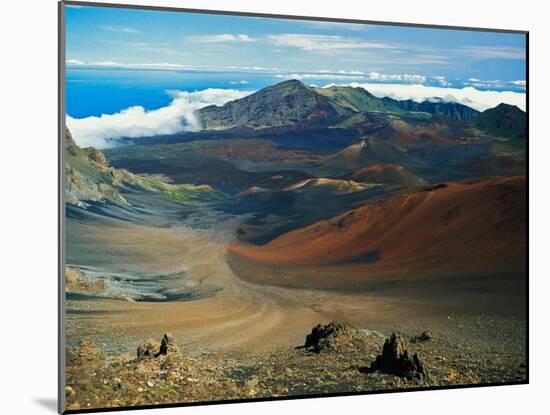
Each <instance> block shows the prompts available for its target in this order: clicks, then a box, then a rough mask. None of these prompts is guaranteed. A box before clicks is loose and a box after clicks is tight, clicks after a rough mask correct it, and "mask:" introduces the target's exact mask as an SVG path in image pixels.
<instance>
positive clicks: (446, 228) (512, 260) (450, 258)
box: [229, 176, 527, 285]
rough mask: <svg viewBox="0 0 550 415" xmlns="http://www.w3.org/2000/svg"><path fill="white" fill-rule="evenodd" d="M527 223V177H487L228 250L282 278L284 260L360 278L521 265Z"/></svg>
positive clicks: (384, 202)
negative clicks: (275, 270) (263, 243)
mask: <svg viewBox="0 0 550 415" xmlns="http://www.w3.org/2000/svg"><path fill="white" fill-rule="evenodd" d="M526 223H527V222H526V180H525V177H524V176H515V177H508V178H483V179H475V180H468V181H459V182H452V183H449V184H447V185H445V186H437V187H435V188H433V189H432V190H427V191H422V192H416V193H409V194H404V195H397V196H391V197H389V198H387V199H383V200H379V201H377V202H374V203H370V204H367V205H365V206H363V207H361V208H358V209H355V210H352V211H349V212H347V213H345V214H342V215H340V216H336V217H334V218H331V219H328V220H323V221H320V222H317V223H314V224H312V225H310V226H307V227H305V228H301V229H296V230H294V231H291V232H288V233H286V234H284V235H281V236H279V237H278V238H276V239H274V240H273V241H271V242H270V243H268V244H266V245H263V246H252V245H239V244H234V245H232V246H230V249H229V250H230V257H232V258H234V259H236V262H238V263H241V264H242V263H246V264H249V266H250V265H252V264H257V265H259V266H261V267H262V268H263V269H264V270H265V269H268V268H270V267H271V268H273V269H277V270H278V271H277V273H276V274H277V275H276V276H275V277H277V278H278V277H280V276H282V275H283V273H282V272H281V269H282V267H285V266H286V267H294V268H295V269H296V268H301V269H310V270H315V269H323V267H325V269H326V268H327V267H328V268H330V273H332V274H333V275H334V276H335V278H340V276H341V277H342V278H352V277H351V275H355V277H353V278H354V279H355V280H357V278H359V279H363V278H370V277H372V276H391V277H396V276H405V275H407V276H422V277H424V276H430V275H443V274H445V275H458V274H462V273H476V274H478V275H481V274H483V275H484V274H487V273H489V274H492V273H498V272H502V271H503V270H504V271H506V272H516V271H517V272H522V271H521V270H523V269H524V264H525V261H526ZM338 269H341V270H345V273H344V272H342V273H340V274H339V273H338ZM236 271H237V273H238V270H236ZM311 272H312V273H313V272H315V271H311ZM275 277H273V278H275ZM258 278H262V279H263V280H264V282H265V281H268V280H269V278H268V277H267V276H266V275H263V276H262V277H258ZM304 278H308V276H306V275H305V276H304ZM296 284H297V285H300V284H299V282H297V281H295V278H294V277H293V282H292V283H291V285H296Z"/></svg>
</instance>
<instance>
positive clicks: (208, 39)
mask: <svg viewBox="0 0 550 415" xmlns="http://www.w3.org/2000/svg"><path fill="white" fill-rule="evenodd" d="M187 40H190V41H191V42H199V43H226V42H253V41H254V40H255V39H254V38H252V37H250V36H248V35H243V34H237V35H233V34H230V33H224V34H221V35H205V36H189V37H187Z"/></svg>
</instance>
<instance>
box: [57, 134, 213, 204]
mask: <svg viewBox="0 0 550 415" xmlns="http://www.w3.org/2000/svg"><path fill="white" fill-rule="evenodd" d="M65 137H66V140H65V195H66V197H65V200H66V203H68V204H72V205H76V206H80V207H84V208H85V207H86V206H87V204H88V203H89V202H105V201H109V202H112V203H115V204H119V205H129V202H128V201H127V200H126V198H125V197H124V196H123V194H122V190H123V189H124V188H132V189H138V190H141V191H144V192H149V193H153V194H157V195H158V196H159V197H161V198H162V199H165V200H172V201H185V200H187V199H188V197H190V196H191V195H193V194H194V193H198V192H204V191H210V190H211V189H210V188H209V187H206V186H193V185H187V184H172V183H166V182H164V181H162V180H160V179H158V178H153V177H148V176H138V175H136V174H133V173H131V172H129V171H128V170H124V169H116V168H114V167H110V166H109V164H108V162H107V159H106V157H105V155H104V154H103V153H102V152H101V151H99V150H97V149H95V148H92V147H89V148H80V147H79V146H78V145H77V144H76V143H75V141H74V140H73V137H72V135H71V133H70V131H69V130H68V129H67V130H66V134H65Z"/></svg>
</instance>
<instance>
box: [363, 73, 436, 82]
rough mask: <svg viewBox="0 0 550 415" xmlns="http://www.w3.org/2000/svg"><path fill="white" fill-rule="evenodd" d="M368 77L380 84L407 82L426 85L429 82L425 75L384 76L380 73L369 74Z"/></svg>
mask: <svg viewBox="0 0 550 415" xmlns="http://www.w3.org/2000/svg"><path fill="white" fill-rule="evenodd" d="M367 75H368V79H369V80H370V81H378V82H406V83H417V84H424V83H426V80H427V79H426V77H425V76H424V75H410V74H383V73H379V72H369V73H368V74H367Z"/></svg>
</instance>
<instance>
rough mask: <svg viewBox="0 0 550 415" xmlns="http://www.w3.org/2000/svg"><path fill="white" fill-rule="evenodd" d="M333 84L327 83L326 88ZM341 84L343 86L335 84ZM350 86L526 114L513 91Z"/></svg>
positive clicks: (521, 98) (523, 103)
mask: <svg viewBox="0 0 550 415" xmlns="http://www.w3.org/2000/svg"><path fill="white" fill-rule="evenodd" d="M331 85H336V84H329V85H326V86H325V88H326V87H329V86H331ZM337 85H344V84H337ZM345 85H348V86H353V87H360V88H364V89H366V90H367V91H369V92H370V93H371V94H373V95H375V96H377V97H380V98H382V97H390V98H394V99H398V100H404V99H412V100H413V101H418V102H422V101H426V100H429V99H430V98H441V99H443V100H444V101H447V102H458V103H460V104H464V105H467V106H469V107H471V108H474V109H476V110H478V111H485V110H486V109H489V108H493V107H496V106H497V105H498V104H501V103H505V104H510V105H515V106H517V107H519V108H521V109H522V110H523V111H525V107H526V96H525V93H523V92H514V91H481V90H479V89H476V88H474V87H465V88H448V87H447V88H445V87H439V86H428V85H419V84H412V85H408V84H379V83H357V82H352V83H348V84H345Z"/></svg>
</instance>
